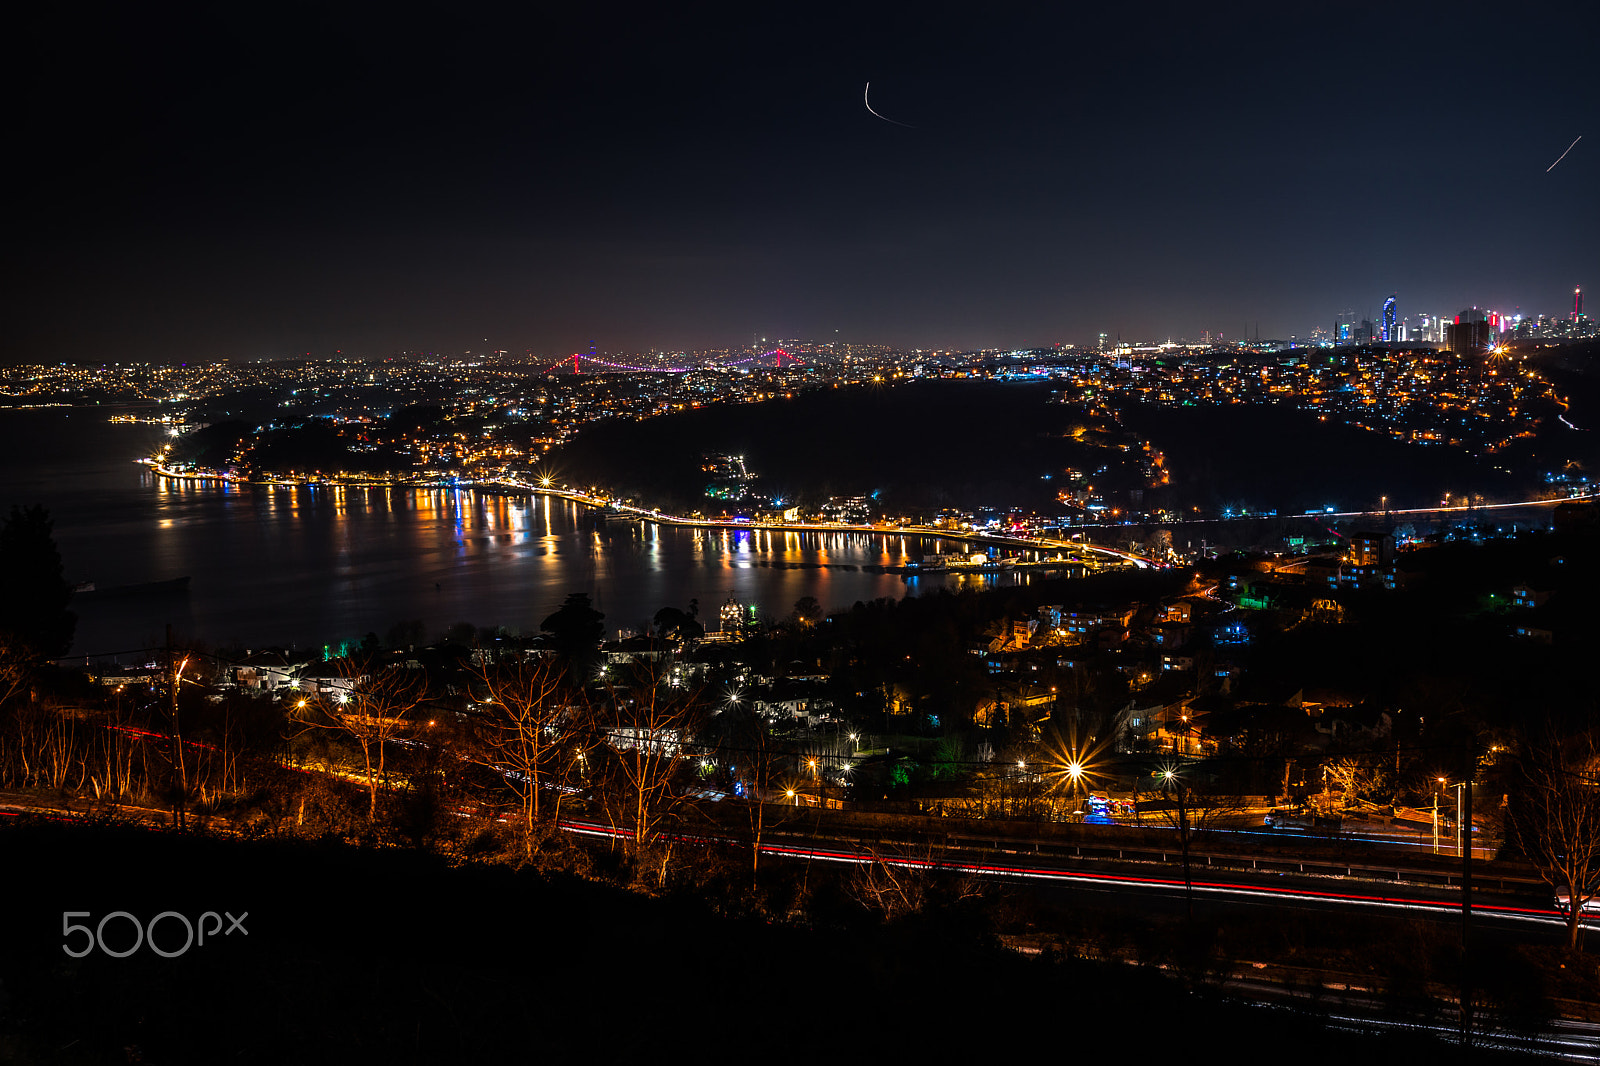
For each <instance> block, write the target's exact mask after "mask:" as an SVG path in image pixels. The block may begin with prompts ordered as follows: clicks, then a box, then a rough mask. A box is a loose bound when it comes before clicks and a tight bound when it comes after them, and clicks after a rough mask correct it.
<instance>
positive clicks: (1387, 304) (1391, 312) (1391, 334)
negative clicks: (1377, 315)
mask: <svg viewBox="0 0 1600 1066" xmlns="http://www.w3.org/2000/svg"><path fill="white" fill-rule="evenodd" d="M1395 295H1397V294H1394V293H1391V294H1390V295H1389V298H1388V299H1387V300H1385V301H1383V343H1385V344H1388V343H1389V342H1390V341H1395V340H1399V339H1400V337H1399V333H1398V332H1397V331H1396V330H1395V306H1394V298H1395Z"/></svg>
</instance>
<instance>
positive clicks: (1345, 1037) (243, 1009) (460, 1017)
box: [0, 822, 1513, 1066]
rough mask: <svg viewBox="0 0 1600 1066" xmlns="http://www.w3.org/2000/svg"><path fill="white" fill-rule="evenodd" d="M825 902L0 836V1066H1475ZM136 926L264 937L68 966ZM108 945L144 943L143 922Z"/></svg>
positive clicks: (162, 845) (955, 924)
mask: <svg viewBox="0 0 1600 1066" xmlns="http://www.w3.org/2000/svg"><path fill="white" fill-rule="evenodd" d="M602 861H603V859H602ZM783 876H792V871H791V872H790V873H786V874H784V875H783ZM803 876H807V877H811V876H813V874H812V873H804V874H803ZM814 877H815V882H814V883H813V884H810V885H808V889H807V890H808V892H809V893H810V899H811V901H812V905H811V908H810V912H811V917H810V919H809V920H808V923H807V924H805V925H801V926H792V925H784V924H777V923H769V922H768V921H764V920H756V919H743V920H735V919H729V918H726V917H718V916H717V915H716V914H715V913H714V900H711V899H709V898H708V894H707V890H706V889H705V888H704V885H702V886H701V888H700V890H699V891H695V890H687V889H686V890H680V891H676V892H672V893H669V894H667V895H665V896H659V897H655V898H650V897H646V896H642V895H638V894H634V893H630V892H625V891H622V890H620V889H616V888H611V887H607V886H604V885H601V884H597V883H595V882H592V881H581V880H576V879H565V878H554V879H547V878H543V877H540V876H538V875H535V874H533V873H530V872H516V871H513V870H511V869H510V868H508V867H505V866H485V865H472V866H456V867H452V866H450V865H449V864H447V863H446V862H445V861H443V860H441V859H439V858H437V857H435V856H432V855H428V854H424V853H420V852H409V851H404V850H399V849H388V850H381V851H380V850H356V849H353V848H350V847H347V846H344V845H332V844H330V845H327V846H321V845H314V844H305V843H298V842H242V841H230V840H215V839H201V838H195V837H180V836H176V835H172V834H168V833H161V832H150V831H148V830H141V829H132V828H126V827H83V826H70V825H61V824H56V823H48V822H46V823H30V824H21V825H18V824H10V825H5V826H0V878H3V880H4V883H5V888H4V898H5V899H6V900H7V901H8V902H7V904H6V908H5V939H4V941H3V949H0V981H3V982H4V983H3V987H0V1062H3V1063H69V1064H77V1063H128V1062H138V1063H150V1064H162V1066H165V1064H179V1063H274V1064H276V1063H291V1062H324V1061H341V1062H348V1063H367V1062H379V1061H382V1062H490V1061H501V1062H552V1063H553V1062H564V1061H573V1060H576V1061H580V1062H630V1063H631V1062H640V1061H652V1060H656V1061H663V1062H682V1061H686V1058H685V1055H686V1054H687V1055H690V1056H692V1058H693V1060H694V1061H729V1060H739V1061H745V1062H753V1063H767V1062H775V1063H787V1062H807V1063H812V1062H820V1061H833V1062H867V1061H890V1060H893V1061H899V1062H910V1061H916V1060H925V1061H933V1062H949V1061H957V1060H961V1059H964V1058H969V1057H970V1058H973V1059H975V1060H980V1061H990V1060H992V1059H995V1058H997V1057H1005V1058H1016V1057H1018V1056H1022V1057H1025V1058H1027V1059H1035V1058H1040V1057H1048V1058H1057V1057H1059V1058H1071V1059H1074V1060H1090V1061H1094V1060H1099V1061H1107V1060H1110V1061H1117V1060H1122V1061H1130V1060H1139V1059H1146V1058H1149V1057H1151V1056H1156V1057H1162V1058H1165V1057H1168V1056H1173V1057H1179V1058H1182V1059H1185V1060H1190V1061H1196V1062H1207V1061H1210V1062H1216V1061H1226V1062H1238V1063H1248V1062H1266V1061H1273V1062H1280V1061H1287V1062H1294V1063H1296V1064H1318V1063H1330V1064H1332V1063H1338V1064H1340V1066H1348V1064H1349V1063H1350V1062H1352V1061H1358V1062H1362V1063H1364V1064H1366V1063H1381V1062H1397V1063H1398V1062H1406V1063H1412V1064H1414V1063H1419V1062H1437V1061H1458V1053H1457V1052H1456V1051H1455V1050H1454V1049H1453V1048H1447V1047H1445V1046H1443V1045H1441V1044H1438V1043H1436V1042H1434V1041H1432V1040H1431V1039H1428V1038H1425V1037H1420V1036H1411V1035H1400V1036H1387V1037H1383V1038H1378V1037H1366V1036H1360V1035H1354V1034H1345V1033H1330V1032H1325V1031H1323V1030H1322V1029H1321V1027H1320V1026H1319V1025H1318V1024H1317V1023H1316V1022H1315V1021H1313V1020H1310V1019H1308V1018H1305V1017H1303V1016H1300V1015H1297V1014H1294V1013H1291V1012H1288V1011H1282V1010H1277V1011H1268V1010H1262V1009H1257V1008H1249V1007H1243V1006H1238V1005H1234V1004H1229V1003H1225V1002H1221V1001H1219V1000H1217V999H1215V998H1214V997H1212V996H1210V995H1209V994H1206V993H1204V992H1194V991H1190V990H1189V988H1188V986H1187V985H1186V983H1185V982H1184V981H1183V980H1182V978H1179V977H1168V976H1165V975H1162V974H1160V973H1158V972H1155V971H1152V970H1146V969H1141V968H1135V967H1128V966H1121V965H1110V964H1103V963H1091V962H1087V961H1082V960H1071V959H1068V960H1062V959H1058V958H1055V957H1053V956H1052V955H1051V954H1049V953H1047V954H1045V955H1044V956H1042V957H1039V956H1036V957H1031V958H1030V957H1025V956H1022V955H1018V954H1016V953H1015V952H1011V951H1007V950H1004V949H1002V948H1000V947H998V946H997V944H996V942H995V941H994V939H993V938H992V937H991V936H990V935H988V932H987V930H986V928H985V927H984V923H983V921H982V920H981V919H980V918H978V917H977V916H976V915H975V913H974V912H972V911H970V910H965V909H962V908H960V907H954V908H947V909H945V910H942V911H940V912H939V913H938V914H937V915H936V916H933V917H923V918H920V919H916V920H913V921H909V922H902V923H899V924H896V925H887V926H886V925H883V924H881V923H878V922H875V921H867V920H864V919H861V918H859V917H857V918H852V917H850V915H851V914H852V913H853V912H852V911H851V908H850V907H848V906H847V905H845V903H844V902H843V892H842V889H841V888H840V885H839V878H838V875H837V874H836V873H835V871H834V870H832V869H820V868H819V869H817V870H815V871H814ZM711 891H714V890H711ZM830 893H835V894H838V895H839V897H840V898H839V899H838V900H834V901H831V902H830V900H829V899H828V896H829V894H830ZM84 911H87V912H89V913H88V915H87V916H81V915H78V916H72V917H68V918H66V919H64V918H63V914H64V912H84ZM112 911H126V912H129V913H130V914H132V915H134V916H136V917H138V918H139V919H140V920H141V922H145V923H147V922H148V921H149V919H151V918H153V917H155V916H156V915H158V914H160V913H162V912H166V911H173V912H177V913H178V914H181V915H184V916H186V917H188V918H189V919H190V920H191V921H195V920H197V919H199V917H200V915H202V914H203V913H204V912H207V911H215V912H218V913H219V915H220V914H223V913H228V914H231V915H233V916H235V917H237V916H240V915H242V914H245V913H246V912H247V913H248V917H246V918H244V919H243V924H244V926H245V928H246V929H247V930H248V933H241V932H239V931H237V930H235V931H233V932H232V933H227V934H225V935H224V934H223V933H218V932H213V931H210V924H212V923H210V922H209V921H208V923H207V929H208V932H209V936H208V940H207V942H206V944H205V945H204V946H199V945H198V944H195V945H192V946H190V947H189V948H188V950H186V951H183V952H182V953H178V949H179V948H181V947H182V946H183V943H184V940H185V931H184V927H183V923H182V922H181V921H179V920H177V919H176V918H165V919H163V920H162V921H161V922H160V923H158V925H157V940H158V946H160V947H161V948H162V950H164V951H167V952H169V953H173V954H175V955H176V957H173V958H164V957H162V956H161V955H159V954H157V953H155V952H154V951H152V950H151V948H150V946H149V945H148V944H146V945H144V946H141V947H140V948H139V949H138V950H136V951H133V952H132V953H131V954H129V955H127V956H126V957H124V958H113V957H109V956H108V955H107V954H105V953H104V951H103V950H102V949H101V947H99V946H96V947H95V948H94V950H93V951H92V952H91V953H90V954H88V955H87V956H85V957H83V958H81V959H73V958H69V957H68V956H67V954H66V953H65V952H64V951H63V944H64V943H65V944H66V945H68V946H70V947H72V948H73V949H74V950H81V948H82V947H83V946H84V945H85V944H86V943H87V937H86V934H83V933H81V932H75V933H72V934H70V935H67V936H63V923H64V921H65V922H68V923H72V924H86V925H89V926H91V927H94V926H96V925H99V923H100V921H101V919H102V918H103V917H104V916H105V915H107V914H108V913H110V912H112ZM830 914H831V915H836V916H837V918H836V919H835V918H828V917H825V916H827V915H830ZM818 916H824V917H820V918H819V917H818ZM215 924H218V925H220V927H221V929H223V930H226V929H227V928H228V926H229V924H230V923H229V922H228V921H227V919H226V918H222V919H221V920H220V921H219V922H217V923H215ZM102 937H103V940H104V942H105V946H106V947H109V948H110V949H111V950H113V951H123V950H126V949H127V948H129V947H131V946H132V945H133V943H134V933H133V928H132V925H131V924H130V923H129V922H128V921H127V920H126V919H124V918H121V917H117V918H113V919H110V920H109V921H108V922H107V923H106V924H105V925H104V927H103V929H102ZM1030 1049H1032V1050H1030ZM1481 1061H1494V1062H1499V1061H1513V1060H1511V1059H1508V1058H1502V1057H1495V1058H1491V1059H1487V1060H1481Z"/></svg>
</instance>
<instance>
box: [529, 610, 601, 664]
mask: <svg viewBox="0 0 1600 1066" xmlns="http://www.w3.org/2000/svg"><path fill="white" fill-rule="evenodd" d="M605 618H606V616H605V615H603V614H601V613H600V612H599V611H597V610H595V609H594V608H593V607H591V606H590V605H589V597H588V596H587V595H586V594H584V593H582V592H574V593H572V594H570V595H569V596H567V599H566V602H565V603H563V604H562V605H561V606H560V607H559V608H557V609H556V611H555V613H553V614H551V615H549V616H548V617H547V618H545V620H544V621H542V622H540V623H539V628H540V629H542V630H543V631H544V632H546V633H548V634H550V643H551V646H553V647H554V648H555V650H556V653H557V654H558V655H560V656H561V658H562V661H563V662H565V663H566V664H567V671H568V673H569V675H570V676H572V677H574V678H576V679H577V680H578V681H579V682H580V683H581V682H583V681H587V680H588V679H589V678H590V676H591V673H592V670H591V668H592V667H593V665H594V662H595V656H596V652H597V651H598V650H599V647H600V639H601V638H602V637H604V636H605V632H606V626H605Z"/></svg>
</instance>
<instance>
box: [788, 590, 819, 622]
mask: <svg viewBox="0 0 1600 1066" xmlns="http://www.w3.org/2000/svg"><path fill="white" fill-rule="evenodd" d="M794 617H795V620H796V621H797V622H799V623H800V624H801V625H802V626H805V627H806V628H808V629H809V628H810V627H811V626H814V625H816V624H817V623H818V622H820V621H822V617H823V611H822V604H821V603H820V602H818V600H817V598H816V597H815V596H801V597H800V598H799V599H798V600H795V601H794Z"/></svg>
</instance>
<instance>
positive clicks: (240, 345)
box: [0, 2, 1600, 362]
mask: <svg viewBox="0 0 1600 1066" xmlns="http://www.w3.org/2000/svg"><path fill="white" fill-rule="evenodd" d="M161 6H162V5H122V6H121V7H119V8H114V9H113V8H108V9H104V10H95V9H93V8H89V7H83V6H75V5H33V8H34V10H33V13H32V15H31V21H26V22H23V23H18V24H15V25H14V26H13V27H12V28H13V30H14V33H13V34H12V35H10V36H11V40H10V41H9V42H8V43H9V48H8V51H9V52H10V55H11V58H12V60H13V62H12V67H13V70H14V71H16V72H20V73H21V74H22V76H23V84H22V85H21V86H20V88H19V91H18V92H16V93H14V94H13V96H12V100H13V103H14V106H13V108H12V109H11V118H12V120H13V121H12V122H10V123H9V124H8V125H9V127H10V129H9V131H8V132H9V136H8V138H7V141H8V142H9V146H10V151H8V153H7V156H8V162H7V167H6V169H7V171H8V172H9V173H10V175H11V176H12V177H13V178H14V179H17V178H20V179H21V181H20V184H21V186H22V187H21V189H20V190H17V191H14V192H13V194H12V196H11V199H10V204H9V206H10V208H11V210H9V211H8V212H7V215H8V218H9V221H10V225H9V226H8V230H9V231H10V232H9V234H8V239H7V242H6V243H7V249H8V252H9V254H8V256H7V277H6V285H5V293H6V309H5V313H4V319H3V330H4V332H3V338H4V344H3V349H0V358H4V359H5V360H7V361H10V362H17V361H35V360H63V359H85V360H88V359H105V360H112V359H119V358H120V359H127V358H147V357H155V358H170V359H186V360H187V359H206V358H213V357H220V356H233V357H249V358H254V357H262V356H279V355H288V354H296V353H300V352H307V351H309V352H315V353H317V354H324V353H329V352H331V351H333V350H335V349H340V350H343V351H345V352H347V353H357V354H365V355H385V354H388V353H390V352H392V351H395V350H399V349H428V350H437V351H465V350H468V349H474V350H484V349H487V348H504V349H509V350H513V351H522V350H528V349H531V350H533V351H536V352H539V353H546V354H553V355H561V354H564V353H568V352H571V351H575V350H577V349H578V348H580V347H582V348H587V346H588V343H589V342H590V341H591V340H593V341H595V342H596V343H597V344H598V345H599V346H600V348H601V349H603V350H609V351H626V350H642V349H649V348H663V349H677V348H691V347H715V346H724V345H739V344H746V343H749V341H750V340H751V337H752V334H754V335H758V336H764V337H793V336H799V337H805V338H818V339H822V338H830V337H832V336H834V331H835V330H838V331H839V333H838V336H839V337H841V338H844V339H847V340H851V341H859V342H877V343H887V344H894V345H900V346H926V347H943V346H957V347H974V346H994V345H1007V346H1013V345H1016V346H1020V345H1033V344H1045V343H1053V342H1067V343H1088V342H1089V341H1091V339H1092V338H1093V335H1094V334H1095V333H1097V332H1100V331H1102V330H1104V331H1107V332H1111V333H1117V332H1120V333H1121V334H1122V335H1123V336H1124V337H1128V338H1135V337H1155V338H1163V339H1164V338H1165V337H1167V336H1168V335H1171V336H1173V337H1177V336H1187V337H1190V338H1198V336H1199V334H1200V331H1201V330H1206V329H1208V330H1211V331H1213V332H1217V331H1221V332H1223V333H1226V334H1228V335H1230V336H1234V335H1237V334H1239V333H1242V332H1243V331H1244V330H1246V329H1247V328H1248V329H1254V328H1255V324H1256V323H1257V322H1259V323H1260V330H1261V334H1262V336H1287V335H1289V334H1290V333H1298V334H1300V335H1301V336H1305V335H1306V334H1307V333H1308V332H1309V331H1310V330H1311V329H1312V328H1313V327H1314V326H1319V325H1324V326H1325V325H1328V324H1329V323H1330V322H1331V320H1332V319H1333V317H1334V315H1335V313H1336V312H1338V311H1340V310H1343V309H1346V308H1351V309H1354V310H1356V311H1357V312H1358V313H1359V312H1366V311H1369V310H1370V311H1372V312H1374V313H1375V312H1376V311H1377V310H1378V307H1379V305H1380V303H1381V301H1382V300H1383V298H1384V296H1386V295H1387V294H1388V293H1390V292H1391V291H1398V293H1399V296H1400V308H1401V313H1402V314H1415V313H1417V312H1421V311H1432V312H1438V313H1453V312H1455V311H1458V310H1460V309H1461V308H1462V307H1464V306H1468V305H1471V304H1478V305H1480V306H1491V307H1494V308H1496V309H1502V310H1512V309H1514V308H1518V307H1520V308H1521V309H1522V310H1523V311H1524V312H1541V311H1542V312H1545V313H1563V312H1565V311H1566V310H1568V309H1569V307H1570V299H1571V291H1572V287H1573V285H1574V284H1577V283H1586V284H1588V285H1590V286H1592V287H1593V289H1594V290H1596V291H1597V292H1600V269H1597V267H1600V253H1597V249H1600V211H1597V207H1596V195H1597V193H1600V124H1596V123H1594V122H1593V118H1594V116H1595V114H1596V104H1597V102H1600V100H1597V98H1600V61H1597V56H1596V34H1595V26H1596V24H1597V20H1596V18H1595V17H1594V13H1593V9H1592V8H1591V7H1590V6H1589V5H1586V4H1578V3H1571V4H1563V5H1551V6H1541V5H1538V4H1529V3H1517V4H1502V5H1498V6H1496V7H1492V8H1491V7H1474V6H1472V5H1470V4H1466V5H1464V4H1450V5H1441V6H1437V7H1415V6H1409V7H1408V6H1403V5H1402V6H1398V7H1397V6H1394V5H1387V4H1385V5H1372V6H1364V5H1350V4H1338V5H1335V4H1321V3H1279V4H1276V5H1274V6H1271V7H1255V6H1226V5H1213V4H1199V3H1189V4H1183V5H1179V6H1174V7H1165V6H1160V5H1154V4H1148V3H1116V2H1107V3H1098V4H1092V5H1090V4H1067V3H1059V4H1041V5H1036V6H1033V7H1028V8H1003V7H998V6H995V5H988V4H973V3H962V4H958V5H945V6H941V5H936V4H906V5H903V6H901V7H899V8H898V9H896V10H893V11H883V10H881V9H877V8H868V7H867V6H866V5H860V4H857V5H841V6H837V7H828V6H822V5H777V4H749V5H745V7H746V8H747V9H748V10H744V11H738V10H730V9H728V8H725V7H717V8H705V9H700V10H699V12H698V13H691V14H685V13H683V12H679V11H674V10H672V8H673V6H674V5H651V6H649V7H640V6H637V5H629V6H622V5H577V4H567V5H560V6H559V7H555V6H552V7H551V9H550V10H548V11H546V10H539V9H538V8H537V7H533V6H529V7H526V8H524V9H523V13H522V14H519V15H514V16H510V15H506V14H504V13H499V12H492V11H487V10H486V11H484V12H481V13H477V14H474V13H471V12H470V11H462V10H458V9H455V8H451V9H450V10H448V11H446V10H444V9H443V8H442V7H441V9H440V10H439V11H436V12H433V13H428V14H422V13H416V12H415V11H413V10H412V9H409V8H402V7H401V6H400V5H391V6H388V7H378V6H373V7H369V8H363V9H359V10H358V9H354V8H347V9H344V10H343V12H342V13H341V12H338V11H334V12H330V11H329V10H328V9H327V8H326V7H325V6H324V5H314V6H304V7H299V6H295V5H289V4H272V5H248V6H247V5H236V4H228V5H222V4H218V5H213V6H210V7H200V6H194V7H187V8H181V9H180V8H178V7H176V6H168V7H167V10H166V11H161V10H153V9H159V8H160V7H161ZM580 6H582V7H583V8H584V9H585V10H584V11H582V12H579V11H578V10H577V9H578V8H579V7H580ZM868 80H870V81H871V82H872V104H873V106H874V107H875V108H876V109H877V110H878V111H880V112H881V113H883V114H884V115H886V116H888V117H890V118H892V119H895V120H897V121H899V122H903V123H907V124H909V125H910V126H912V127H915V128H906V127H905V126H900V125H894V124H891V123H889V122H886V121H883V120H880V119H878V118H875V117H873V116H872V115H871V114H869V113H868V112H867V110H866V108H865V107H864V106H863V103H862V90H863V87H864V86H865V84H866V82H867V81H868ZM1580 134H1581V135H1584V140H1583V141H1581V142H1580V143H1579V144H1578V145H1577V147H1576V148H1574V149H1573V150H1572V152H1571V154H1570V155H1568V156H1567V158H1566V159H1565V160H1564V161H1563V162H1562V163H1561V164H1560V165H1559V166H1557V167H1556V168H1555V169H1554V170H1553V171H1551V172H1549V173H1546V169H1545V168H1546V167H1547V166H1549V164H1550V163H1551V162H1552V161H1553V160H1554V159H1555V158H1556V157H1557V156H1558V155H1560V153H1561V151H1562V150H1563V149H1564V148H1566V146H1567V145H1568V144H1569V143H1570V142H1571V141H1572V140H1573V138H1574V137H1577V136H1579V135H1580ZM485 340H487V343H485Z"/></svg>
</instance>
